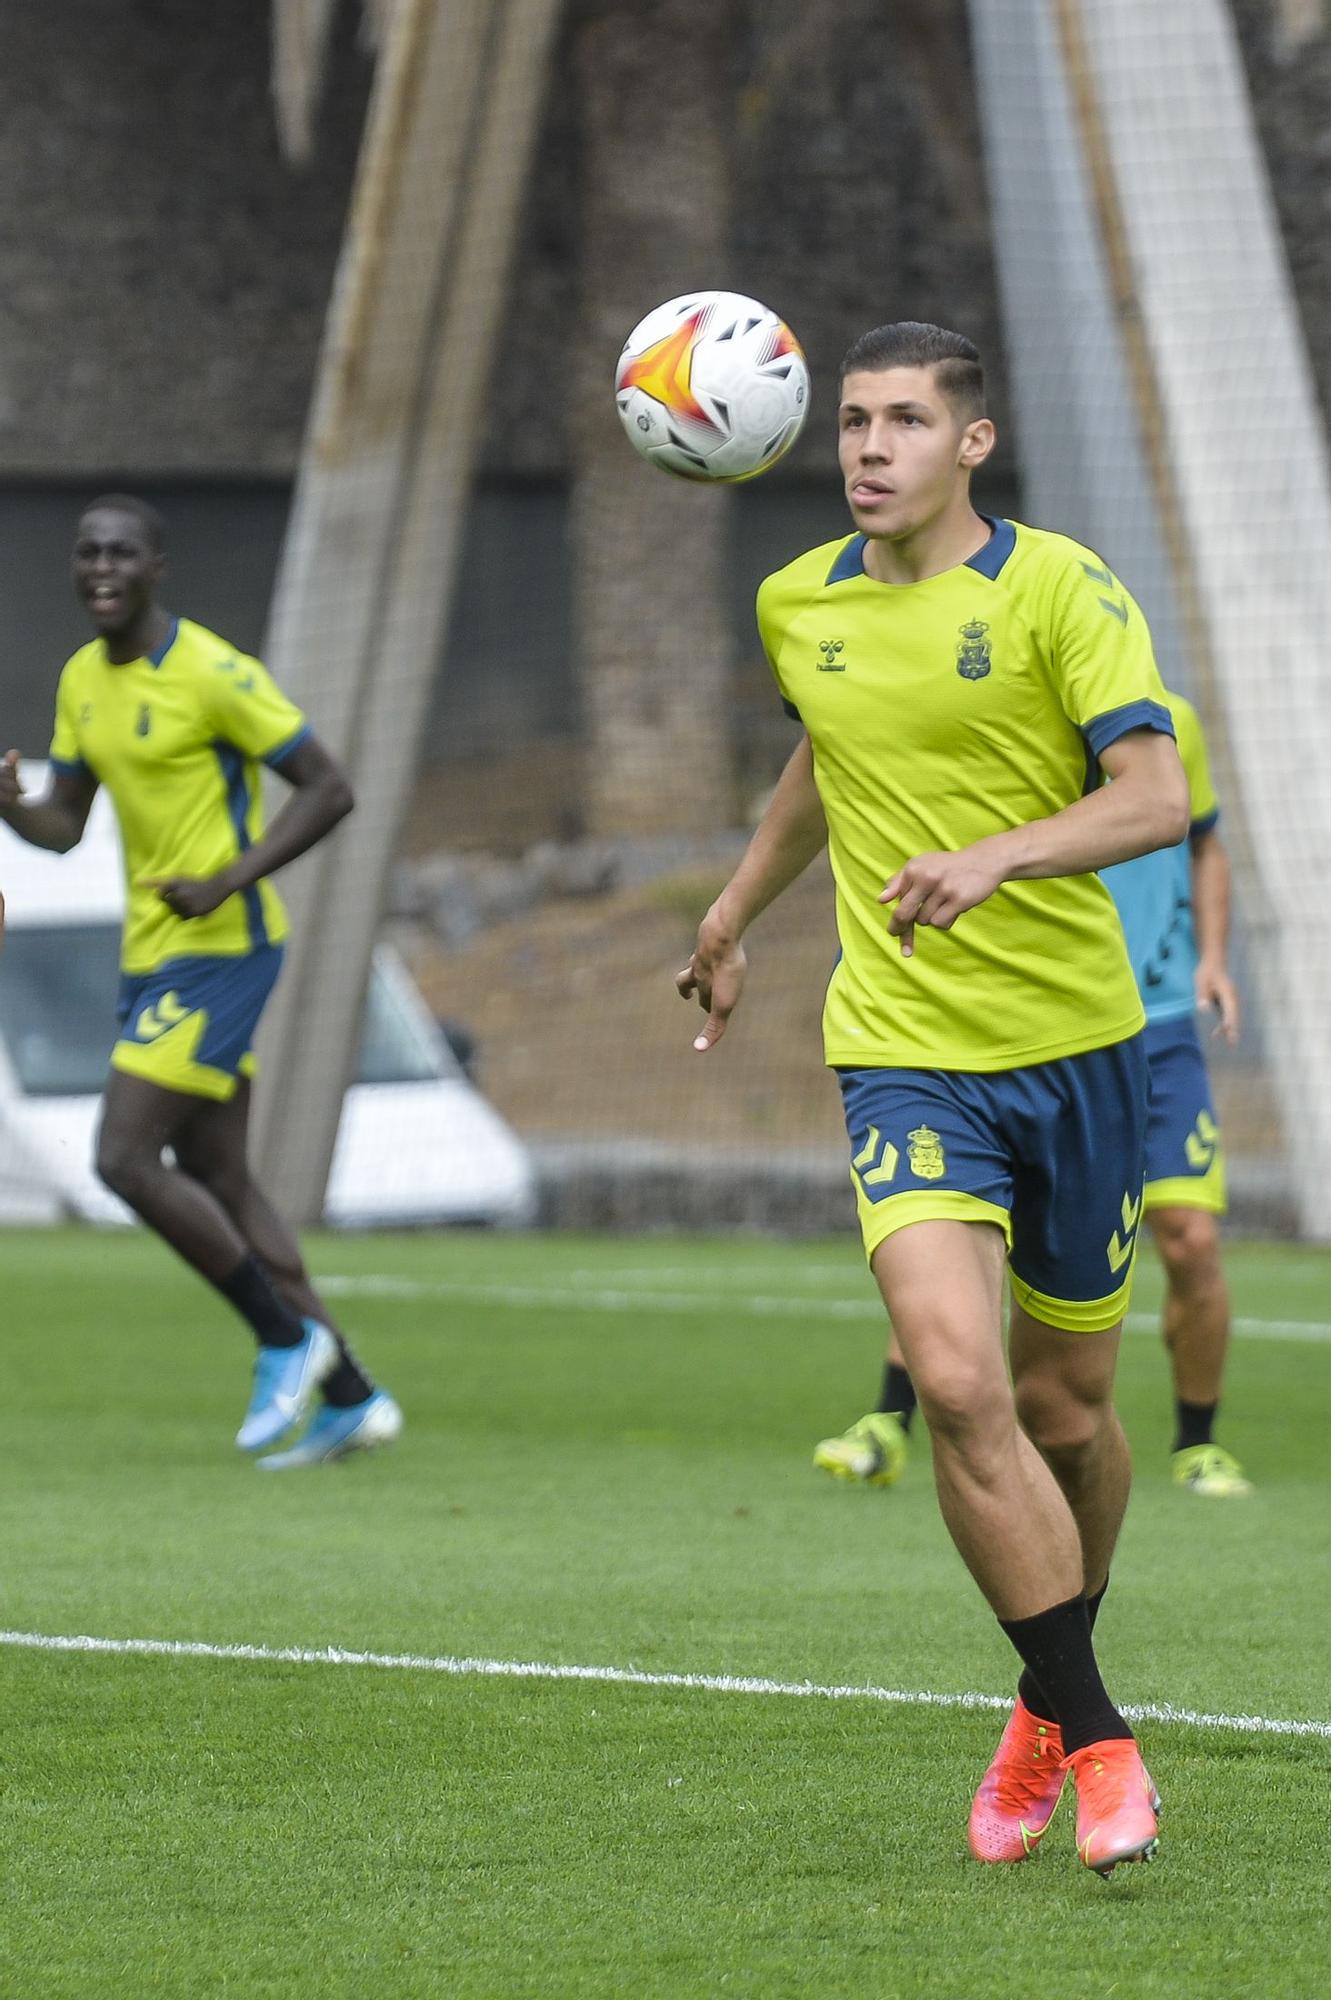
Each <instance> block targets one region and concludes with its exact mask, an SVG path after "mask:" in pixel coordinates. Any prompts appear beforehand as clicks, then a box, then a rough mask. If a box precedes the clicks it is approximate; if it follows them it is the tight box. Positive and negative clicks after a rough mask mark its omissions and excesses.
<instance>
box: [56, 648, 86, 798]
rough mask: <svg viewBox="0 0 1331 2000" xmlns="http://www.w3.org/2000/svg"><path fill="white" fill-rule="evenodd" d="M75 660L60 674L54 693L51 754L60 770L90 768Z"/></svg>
mask: <svg viewBox="0 0 1331 2000" xmlns="http://www.w3.org/2000/svg"><path fill="white" fill-rule="evenodd" d="M72 667H73V662H72V661H71V662H70V665H69V666H67V667H66V668H65V670H64V672H63V673H62V674H61V676H60V684H59V686H58V687H57V688H56V694H55V728H54V730H53V731H52V734H51V750H50V757H51V763H52V766H53V767H54V769H56V770H57V771H69V772H74V771H88V772H89V774H91V773H90V767H89V765H88V762H87V759H86V758H85V757H84V755H83V752H82V749H81V748H80V745H79V730H78V699H77V692H76V689H75V686H74V675H73V672H72Z"/></svg>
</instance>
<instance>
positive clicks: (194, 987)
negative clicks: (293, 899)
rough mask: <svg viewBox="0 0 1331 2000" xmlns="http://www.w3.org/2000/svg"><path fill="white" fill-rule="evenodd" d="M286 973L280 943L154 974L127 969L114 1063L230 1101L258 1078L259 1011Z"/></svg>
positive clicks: (166, 1084)
mask: <svg viewBox="0 0 1331 2000" xmlns="http://www.w3.org/2000/svg"><path fill="white" fill-rule="evenodd" d="M281 970H282V947H281V945H275V944H268V945H260V946H259V947H258V948H257V949H256V950H254V951H249V952H246V953H245V954H244V955H243V957H240V958H220V957H209V956H204V955H203V954H200V955H199V956H198V957H196V958H170V959H168V960H167V961H166V963H165V965H159V966H158V967H157V969H156V971H154V972H143V973H126V974H125V975H124V976H123V978H122V979H121V981H120V995H119V998H118V1000H117V1003H116V1020H117V1021H118V1022H119V1024H120V1039H119V1041H118V1042H117V1043H116V1045H115V1047H114V1049H112V1051H111V1066H112V1068H113V1069H118V1070H123V1071H125V1073H126V1074H127V1075H129V1076H141V1077H145V1078H146V1079H147V1081H148V1082H149V1083H156V1084H160V1086H161V1088H162V1089H163V1090H179V1091H184V1092H185V1093H186V1095H187V1096H190V1097H212V1098H215V1099H217V1100H218V1101H219V1102H225V1100H226V1099H227V1098H229V1097H234V1095H235V1092H236V1086H237V1084H238V1082H239V1080H240V1078H241V1077H243V1076H245V1077H248V1076H253V1075H254V1069H255V1063H254V1035H255V1030H256V1029H257V1028H258V1025H259V1016H260V1015H261V1014H262V1013H263V1010H264V1006H265V1004H266V1002H267V999H268V996H269V994H270V993H271V992H272V990H273V987H274V986H275V985H276V984H277V975H278V973H279V972H280V971H281Z"/></svg>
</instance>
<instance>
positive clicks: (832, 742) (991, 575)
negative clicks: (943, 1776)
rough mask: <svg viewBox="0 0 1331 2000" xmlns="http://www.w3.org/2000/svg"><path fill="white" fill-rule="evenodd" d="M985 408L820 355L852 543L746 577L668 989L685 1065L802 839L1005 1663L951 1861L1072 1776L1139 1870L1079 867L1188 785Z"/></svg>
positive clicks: (860, 349)
mask: <svg viewBox="0 0 1331 2000" xmlns="http://www.w3.org/2000/svg"><path fill="white" fill-rule="evenodd" d="M983 398H984V385H983V371H982V368H981V365H980V359H979V356H978V354H977V353H976V350H975V348H974V347H973V346H972V344H971V343H970V341H968V340H966V339H964V338H963V337H962V336H960V335H958V334H954V333H948V332H946V331H944V330H943V329H941V328H938V327H931V326H924V325H919V324H917V323H915V322H906V323H903V324H899V325H895V326H886V327H879V328H876V329H875V330H873V331H872V332H870V333H867V334H865V335H864V336H862V338H861V339H860V340H858V341H857V342H856V343H855V345H854V346H853V347H852V348H851V350H850V352H849V354H848V355H847V357H846V360H845V363H844V364H843V373H842V386H841V403H840V410H839V427H840V445H839V455H840V463H841V470H842V474H843V476H844V479H845V489H846V496H847V499H848V501H849V505H850V511H851V516H852V519H853V521H854V525H855V530H856V532H855V533H854V534H853V535H851V536H849V537H848V538H843V539H842V540H839V541H837V542H833V543H829V544H828V545H827V546H826V547H824V548H819V549H814V550H812V551H811V552H810V553H809V554H807V555H804V556H801V557H799V558H798V559H797V560H796V561H795V562H793V563H791V564H790V565H789V566H788V567H787V568H786V569H783V570H781V571H779V572H778V573H777V574H776V575H775V576H771V577H768V578H767V580H766V582H765V583H764V584H763V585H762V588H761V590H760V591H759V594H758V622H759V626H760V629H761V632H762V637H763V643H764V645H765V647H766V650H767V654H768V658H769V660H770V662H771V665H772V671H773V673H774V675H775V677H776V681H777V685H778V688H779V690H780V692H781V695H782V697H783V698H784V700H785V703H786V705H787V707H788V709H789V710H790V711H791V713H792V714H793V715H795V716H797V717H798V719H799V720H800V721H801V722H802V724H803V729H804V734H803V737H802V739H801V741H800V743H799V746H798V748H797V749H796V750H795V752H794V755H793V756H792V757H791V759H790V761H789V763H788V764H787V766H786V769H785V771H784V772H783V774H782V776H781V778H780V780H779V782H778V784H777V787H776V790H775V792H774V794H773V796H772V800H771V802H770V804H769V806H768V808H767V810H766V812H765V813H764V815H763V818H762V821H761V822H760V824H759V826H758V828H757V831H756V832H755V834H754V836H753V839H752V840H751V842H750V843H749V846H748V848H747V850H746V852H745V854H744V857H743V859H742V860H741V862H740V863H739V866H738V868H737V869H736V871H735V874H734V875H733V876H732V878H731V880H730V881H729V883H728V884H727V885H726V887H725V888H724V889H723V890H722V892H721V894H720V895H719V896H718V898H717V900H716V902H715V903H714V904H713V905H712V907H711V909H710V910H709V911H708V913H707V915H706V917H705V918H704V919H703V922H702V925H701V927H700V930H699V933H698V940H697V944H696V947H695V950H694V953H693V956H692V959H691V960H690V963H689V965H688V966H687V967H686V968H685V969H684V971H683V972H681V973H680V975H679V979H678V982H677V983H678V986H679V989H680V991H681V993H683V994H684V995H685V997H686V998H687V997H691V996H694V995H696V996H697V998H698V1000H699V1001H700V1002H701V1004H702V1006H703V1008H704V1009H705V1010H706V1014H707V1020H706V1023H705V1025H704V1027H703V1029H702V1031H701V1033H700V1034H699V1035H698V1037H697V1040H696V1042H695V1044H694V1046H695V1048H697V1049H699V1050H700V1051H706V1050H708V1049H710V1048H712V1047H713V1046H714V1045H715V1044H716V1042H717V1041H719V1040H720V1038H721V1036H722V1034H723V1033H724V1032H725V1030H726V1026H727V1023H728V1021H729V1019H730V1016H731V1014H732V1012H733V1010H734V1008H735V1006H736V1004H737V1002H738V1000H739V998H740V994H741V990H742V987H743V983H744V977H745V955H744V949H743V945H742V943H741V939H742V937H743V934H744V932H745V931H746V930H747V928H748V926H749V924H750V923H751V922H752V921H753V919H754V918H755V917H756V916H757V915H758V914H759V912H760V911H762V910H763V909H765V908H766V907H767V905H768V904H769V903H770V902H771V901H772V900H773V898H774V897H775V896H777V895H779V894H780V893H781V891H782V890H783V889H785V888H786V887H787V886H788V885H789V884H790V883H791V882H792V881H794V879H795V878H796V877H797V876H798V875H799V874H800V873H801V872H802V871H803V870H804V868H805V867H807V865H808V864H809V862H810V861H811V860H812V859H813V857H814V855H815V854H816V853H818V852H819V850H820V849H821V848H822V846H823V844H824V842H826V843H827V844H828V845H829V848H830V856H831V862H832V870H833V875H834V878H835V883H836V912H837V924H838V929H839V933H840V939H841V956H840V958H839V959H838V962H837V965H836V968H835V970H834V972H833V974H832V979H831V984H830V986H829V988H828V993H827V1001H826V1007H825V1012H824V1044H825V1053H826V1058H827V1061H828V1063H829V1064H830V1065H831V1066H832V1067H833V1068H834V1069H835V1070H836V1072H837V1074H838V1078H839V1081H840V1085H841V1090H842V1094H843V1098H844V1102H845V1110H846V1121H847V1126H848V1130H849V1137H850V1153H851V1168H852V1175H853V1180H854V1185H855V1192H856V1198H857V1202H858V1206H859V1213H860V1220H861V1224H862V1229H863V1235H864V1243H865V1249H866V1252H867V1254H868V1257H869V1261H870V1266H871V1268H872V1271H873V1274H874V1277H875V1278H876V1280H877V1282H878V1285H879V1287H880V1290H881V1292H882V1295H883V1299H884V1302H885V1304H886V1306H887V1309H888V1312H889V1313H890V1315H891V1319H892V1323H893V1325H894V1326H895V1328H896V1330H897V1333H898V1335H899V1337H900V1340H901V1343H902V1347H903V1349H904V1351H905V1356H906V1360H907V1362H908V1365H909V1368H910V1372H911V1375H912V1377H913V1379H914V1382H915V1386H916V1389H917V1391H918V1394H919V1398H920V1404H921V1407H922V1409H923V1411H924V1415H925V1418H926V1421H927V1422H928V1425H929V1429H930V1432H931V1434H932V1437H933V1446H934V1467H935V1477H936V1482H937V1488H938V1496H939V1502H940V1505H941V1508H942V1512H943V1516H944V1519H945V1520H946V1522H947V1526H948V1528H949V1530H950V1532H951V1534H952V1537H953V1540H954V1541H955V1542H956V1545H957V1547H958V1549H959V1551H960V1553H961V1555H962V1557H963V1559H964V1560H965V1562H966V1564H967V1566H968V1568H969V1569H970V1571H971V1574H972V1576H973V1577H974V1578H975V1581H976V1582H977V1584H978V1585H979V1587H980V1589H981V1590H982V1592H983V1593H984V1595H985V1597H986V1598H987V1599H988V1602H989V1604H990V1605H991V1607H992V1609H993V1610H994V1612H995V1613H996V1614H997V1616H998V1618H999V1620H1000V1622H1001V1624H1002V1627H1003V1630H1004V1631H1005V1632H1006V1633H1007V1635H1008V1637H1009V1638H1010V1640H1011V1641H1012V1644H1013V1645H1014V1647H1015V1649H1016V1651H1017V1653H1018V1654H1019V1655H1020V1658H1021V1660H1022V1662H1023V1672H1022V1675H1021V1680H1020V1683H1019V1688H1018V1697H1017V1701H1016V1704H1015V1707H1014V1710H1013V1713H1012V1716H1011V1719H1010V1720H1009V1723H1008V1725H1007V1728H1006V1729H1005V1730H1004V1732H1003V1737H1002V1741H1001V1742H1000V1744H999V1747H998V1750H997V1752H996V1754H995V1757H994V1760H993V1762H992V1764H991V1765H990V1768H989V1771H988V1772H987V1773H986V1775H985V1778H984V1780H983V1782H982V1783H981V1785H980V1788H979V1791H978V1792H977V1794H976V1797H975V1801H974V1804H973V1806H972V1811H971V1820H970V1841H971V1848H972V1852H973V1853H974V1854H975V1855H976V1857H977V1859H979V1860H982V1861H1015V1860H1020V1859H1022V1857H1023V1856H1024V1855H1026V1854H1028V1853H1029V1852H1031V1850H1032V1849H1033V1848H1034V1846H1035V1844H1036V1842H1037V1841H1038V1840H1039V1838H1040V1836H1041V1835H1042V1834H1043V1832H1044V1830H1045V1828H1046V1826H1047V1825H1048V1822H1049V1819H1050V1817H1051V1815H1052V1813H1053V1810H1054V1806H1055V1805H1056V1803H1057V1801H1058V1797H1059V1794H1060V1792H1061V1790H1062V1786H1063V1781H1064V1777H1065V1774H1066V1773H1067V1772H1071V1774H1072V1777H1073V1780H1074V1783H1075V1786H1076V1790H1077V1798H1078V1807H1077V1846H1078V1851H1079V1853H1080V1854H1081V1857H1082V1859H1083V1861H1085V1863H1086V1864H1087V1866H1088V1867H1091V1868H1094V1869H1096V1870H1097V1871H1099V1872H1101V1873H1108V1872H1109V1870H1111V1869H1112V1868H1114V1867H1115V1866H1116V1865H1117V1864H1118V1863H1119V1862H1123V1861H1129V1860H1136V1859H1142V1858H1146V1857H1149V1855H1150V1854H1151V1853H1152V1852H1153V1851H1154V1848H1155V1842H1156V1834H1157V1829H1156V1809H1157V1806H1158V1800H1157V1799H1156V1796H1155V1792H1154V1787H1153V1786H1152V1784H1151V1780H1150V1778H1149V1777H1148V1776H1147V1774H1146V1771H1145V1768H1144V1766H1143V1764H1142V1761H1141V1757H1140V1755H1139V1752H1138V1749H1137V1745H1136V1743H1135V1741H1134V1740H1133V1736H1132V1732H1131V1730H1130V1729H1129V1728H1128V1725H1127V1723H1126V1722H1125V1721H1124V1719H1123V1717H1122V1715H1121V1714H1120V1713H1119V1711H1118V1710H1117V1709H1116V1708H1115V1706H1114V1704H1113V1703H1112V1701H1111V1700H1110V1698H1109V1695H1108V1693H1107V1692H1106V1690H1105V1687H1104V1683H1103V1681H1102V1680H1101V1677H1100V1671H1099V1668H1098V1666H1097V1664H1096V1658H1095V1651H1094V1645H1093V1640H1092V1622H1093V1619H1094V1615H1095V1612H1096V1610H1097V1609H1098V1607H1099V1603H1100V1599H1101V1597H1102V1595H1103V1593H1104V1589H1105V1584H1106V1580H1107V1578H1108V1574H1109V1562H1110V1556H1111V1554H1112V1551H1113V1547H1114V1542H1115V1539H1116V1536H1117V1534H1118V1529H1119V1525H1120V1522H1121V1520H1122V1517H1123V1512H1124V1508H1125V1506H1126V1502H1127V1494H1128V1485H1129V1477H1130V1474H1129V1464H1128V1454H1127V1446H1126V1443H1125V1441H1124V1437H1123V1433H1122V1430H1121V1428H1120V1426H1119V1422H1118V1419H1117V1416H1116V1415H1115V1413H1114V1407H1113V1401H1112V1392H1113V1377H1114V1364H1115V1359H1116V1355H1117V1350H1118V1342H1119V1333H1120V1329H1121V1324H1122V1317H1123V1312H1124V1309H1125V1306H1126V1302H1127V1297H1128V1290H1129V1283H1130V1277H1131V1265H1132V1257H1133V1252H1134V1248H1135V1244H1136V1234H1137V1227H1138V1222H1139V1219H1140V1216H1141V1197H1142V1178H1143V1145H1144V1138H1145V1130H1146V1062H1145V1054H1144V1051H1143V1047H1142V1033H1141V1030H1142V1025H1143V1015H1142V1007H1141V1002H1140V999H1139V998H1138V994H1137V988H1136V984H1135V982H1134V980H1133V976H1132V968H1131V966H1130V965H1129V963H1128V956H1127V951H1126V949H1125V947H1124V942H1123V931H1122V927H1121V925H1120V923H1119V921H1118V917H1117V915H1116V913H1115V910H1114V905H1113V902H1112V900H1111V898H1110V895H1109V891H1108V890H1107V889H1106V888H1105V887H1104V885H1103V883H1102V882H1100V880H1099V879H1098V876H1097V875H1096V873H1095V871H1096V870H1097V869H1099V868H1102V867H1104V866H1106V865H1107V864H1109V863H1111V862H1115V861H1123V860H1126V859H1128V858H1129V857H1130V856H1133V855H1137V854H1141V853H1145V852H1147V851H1148V850H1150V849H1152V848H1156V847H1162V846H1168V845H1172V844H1173V843H1174V842H1176V841H1178V840H1180V839H1181V838H1182V837H1183V835H1184V834H1185V832H1186V830H1187V824H1188V788H1187V782H1186V779H1185V777H1184V774H1183V769H1182V766H1181V765H1180V763H1179V758H1178V753H1177V750H1176V748H1175V745H1174V736H1173V725H1172V723H1171V720H1170V716H1169V710H1168V708H1167V707H1166V705H1165V698H1164V690H1163V688H1162V687H1161V685H1160V678H1159V675H1158V673H1157V670H1156V666H1155V661H1154V658H1153V656H1152V651H1151V644H1150V638H1149V634H1148V632H1147V630H1146V626H1145V623H1144V621H1143V619H1142V616H1141V613H1140V611H1139V610H1138V609H1137V606H1136V605H1135V604H1134V603H1133V601H1132V599H1131V598H1130V597H1129V596H1128V594H1127V592H1126V591H1125V590H1124V589H1123V587H1122V585H1121V584H1120V583H1119V582H1118V580H1117V578H1116V577H1114V576H1113V575H1112V574H1111V572H1110V571H1109V570H1108V569H1107V568H1106V567H1105V566H1104V564H1103V563H1102V562H1101V561H1100V560H1099V558H1098V557H1097V556H1096V555H1094V554H1093V553H1092V552H1091V551H1089V550H1087V549H1084V548H1080V547H1079V546H1078V545H1077V544H1076V543H1074V542H1070V541H1067V540H1065V539H1064V538H1063V537H1062V536H1059V535H1053V534H1046V533H1041V532H1038V531H1036V530H1034V529H1030V528H1026V527H1022V526H1018V525H1016V524H1014V523H1012V522H1008V521H1002V520H989V519H987V518H985V517H984V516H982V515H980V514H978V513H977V512H976V510H975V508H974V507H973V505H972V503H971V497H970V478H971V474H972V473H973V471H974V470H975V468H976V467H977V466H979V465H981V464H982V463H983V461H984V460H985V459H986V458H987V457H988V455H989V453H990V451H991V450H992V448H993V443H994V428H993V425H992V423H991V422H990V421H989V419H988V418H987V417H986V415H985V414H984V399H983ZM1102 772H1103V773H1105V774H1107V775H1109V776H1110V777H1112V778H1113V780H1114V782H1113V783H1112V784H1109V785H1105V784H1101V783H1100V782H1099V780H1100V775H1101V773H1102ZM1005 1267H1006V1270H1007V1274H1008V1277H1009V1280H1010V1284H1011V1289H1012V1295H1013V1305H1012V1315H1011V1324H1010V1329H1009V1356H1010V1364H1011V1379H1009V1373H1008V1369H1007V1367H1006V1366H1005V1365H1004V1355H1003V1336H1002V1325H1001V1306H1002V1291H1003V1278H1004V1271H1005Z"/></svg>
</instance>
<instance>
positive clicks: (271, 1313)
mask: <svg viewBox="0 0 1331 2000" xmlns="http://www.w3.org/2000/svg"><path fill="white" fill-rule="evenodd" d="M214 1282H215V1283H216V1285H217V1289H218V1291H219V1292H220V1293H221V1294H222V1297H223V1298H224V1299H227V1300H229V1301H230V1303H231V1304H232V1305H233V1306H234V1307H235V1308H236V1311H237V1312H238V1313H239V1314H240V1316H241V1318H242V1319H247V1320H248V1321H249V1323H250V1325H251V1326H252V1327H253V1329H254V1337H255V1339H256V1340H257V1341H258V1343H259V1345H260V1347H296V1346H298V1345H299V1343H300V1342H301V1341H302V1340H304V1338H305V1323H304V1321H303V1320H302V1319H301V1316H300V1314H299V1313H298V1312H296V1311H295V1310H294V1308H293V1307H291V1306H289V1305H287V1303H286V1301H285V1300H284V1299H280V1298H279V1297H278V1295H277V1293H276V1292H275V1291H274V1289H273V1281H272V1279H271V1278H270V1277H269V1275H268V1273H267V1272H266V1271H265V1270H264V1268H263V1265H262V1264H261V1263H260V1262H259V1260H258V1258H257V1257H256V1256H255V1255H254V1254H253V1252H252V1251H251V1253H250V1255H249V1256H248V1257H245V1258H242V1260H241V1262H240V1263H239V1264H237V1266H236V1268H235V1270H234V1271H233V1272H232V1273H231V1276H230V1277H229V1278H218V1279H216V1280H215V1281H214Z"/></svg>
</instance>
